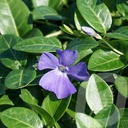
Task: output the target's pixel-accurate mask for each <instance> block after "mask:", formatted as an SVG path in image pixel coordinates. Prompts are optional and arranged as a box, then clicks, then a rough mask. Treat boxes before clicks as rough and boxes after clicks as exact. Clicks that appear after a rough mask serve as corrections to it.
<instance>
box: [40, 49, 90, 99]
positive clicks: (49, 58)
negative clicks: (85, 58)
mask: <svg viewBox="0 0 128 128" xmlns="http://www.w3.org/2000/svg"><path fill="white" fill-rule="evenodd" d="M56 52H57V54H58V55H59V59H58V58H56V57H55V56H54V55H53V54H51V53H48V52H44V53H43V54H42V55H41V57H40V59H39V63H38V69H39V70H44V69H52V70H51V71H49V72H48V73H46V74H45V75H43V76H42V78H41V79H40V81H39V85H40V86H41V87H43V88H44V89H45V90H49V91H51V92H54V93H55V94H56V96H57V98H58V99H62V98H66V97H68V96H69V95H71V94H73V93H75V92H76V88H75V87H74V86H73V84H72V83H71V82H70V80H69V78H68V76H70V77H72V78H74V79H76V80H79V81H83V80H86V79H87V78H88V77H89V74H88V72H87V69H86V64H85V63H84V62H80V63H78V64H77V65H76V66H72V64H73V63H74V62H75V60H76V59H77V56H78V53H77V51H74V50H64V51H61V50H56Z"/></svg>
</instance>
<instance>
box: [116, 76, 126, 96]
mask: <svg viewBox="0 0 128 128" xmlns="http://www.w3.org/2000/svg"><path fill="white" fill-rule="evenodd" d="M115 85H116V89H117V90H118V92H119V93H120V94H122V95H123V96H124V97H126V98H128V78H127V77H123V76H120V77H117V78H116V80H115Z"/></svg>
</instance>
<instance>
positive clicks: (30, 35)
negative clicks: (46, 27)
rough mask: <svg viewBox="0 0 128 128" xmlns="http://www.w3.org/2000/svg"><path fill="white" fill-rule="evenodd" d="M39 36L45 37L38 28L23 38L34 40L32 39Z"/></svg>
mask: <svg viewBox="0 0 128 128" xmlns="http://www.w3.org/2000/svg"><path fill="white" fill-rule="evenodd" d="M37 36H43V34H42V32H41V31H40V30H39V29H38V28H34V29H32V30H30V31H28V32H27V33H26V34H25V35H24V36H23V38H25V39H27V38H32V37H37Z"/></svg>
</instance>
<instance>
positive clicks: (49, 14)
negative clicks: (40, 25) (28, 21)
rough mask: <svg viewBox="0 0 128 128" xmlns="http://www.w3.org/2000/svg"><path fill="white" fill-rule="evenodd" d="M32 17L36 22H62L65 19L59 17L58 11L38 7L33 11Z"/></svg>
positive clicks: (46, 7)
mask: <svg viewBox="0 0 128 128" xmlns="http://www.w3.org/2000/svg"><path fill="white" fill-rule="evenodd" d="M32 15H33V19H34V20H39V19H43V20H44V19H47V20H62V19H63V18H62V16H61V15H59V14H58V13H57V11H56V10H54V9H53V8H51V7H48V6H39V7H36V8H35V9H34V10H33V12H32Z"/></svg>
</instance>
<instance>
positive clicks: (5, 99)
mask: <svg viewBox="0 0 128 128" xmlns="http://www.w3.org/2000/svg"><path fill="white" fill-rule="evenodd" d="M0 105H14V104H13V102H12V101H11V100H10V99H9V97H8V95H3V96H2V97H1V98H0Z"/></svg>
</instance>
